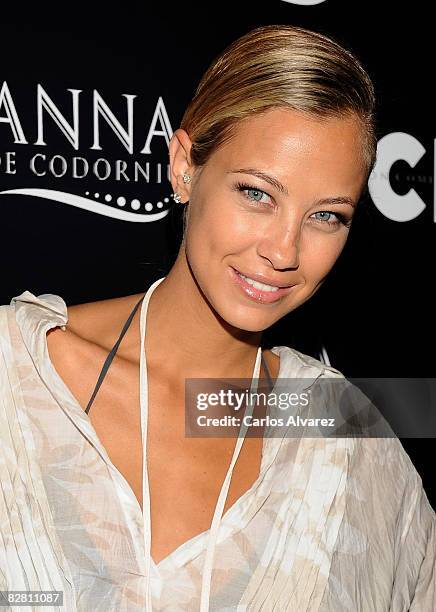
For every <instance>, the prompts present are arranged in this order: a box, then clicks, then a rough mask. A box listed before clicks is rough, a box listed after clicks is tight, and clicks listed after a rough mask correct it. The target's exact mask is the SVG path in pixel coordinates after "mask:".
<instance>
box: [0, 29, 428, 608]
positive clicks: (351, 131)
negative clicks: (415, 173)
mask: <svg viewBox="0 0 436 612" xmlns="http://www.w3.org/2000/svg"><path fill="white" fill-rule="evenodd" d="M376 142H377V140H376V135H375V128H374V92H373V86H372V84H371V81H370V79H369V77H368V76H367V74H366V72H365V71H364V69H363V68H362V66H361V65H360V63H359V62H358V60H357V59H356V58H355V57H354V56H353V55H352V54H351V53H350V52H348V51H347V50H345V49H343V48H342V47H341V46H340V45H338V44H337V43H336V42H335V41H333V40H331V39H330V38H328V37H326V36H324V35H321V34H318V33H315V32H311V31H308V30H305V29H302V28H296V27H291V26H265V27H260V28H257V29H255V30H253V31H251V32H248V33H247V34H245V35H244V36H242V37H241V38H240V39H238V40H236V41H235V42H234V43H233V44H231V45H230V46H229V47H228V48H227V49H226V50H225V51H224V52H223V53H222V54H221V55H220V56H219V57H218V58H216V59H215V60H214V62H213V63H212V65H211V66H210V68H209V69H208V70H207V72H206V73H205V75H204V76H203V78H202V80H201V82H200V84H199V86H198V88H197V91H196V93H195V96H194V98H193V100H192V101H191V103H190V104H189V106H188V108H187V110H186V112H185V115H184V117H183V119H182V122H181V127H180V128H179V129H178V130H177V131H176V132H175V133H174V135H173V137H172V139H171V142H170V147H169V156H170V166H171V183H172V187H173V190H174V194H173V196H174V199H175V201H176V202H178V203H179V204H180V205H183V206H184V207H185V209H184V210H185V212H186V215H185V217H186V218H185V221H186V226H185V227H184V235H183V241H182V244H181V247H180V251H179V253H178V257H177V260H176V262H175V263H174V265H173V267H172V268H171V270H170V271H169V273H168V275H167V276H165V277H163V278H160V279H158V280H157V281H155V282H154V283H153V284H152V285H151V286H150V287H149V288H148V289H147V291H146V292H145V295H144V294H143V293H142V294H138V295H132V296H126V297H122V298H117V299H110V300H103V301H100V302H95V303H87V304H81V305H76V306H70V307H67V305H66V304H65V302H64V300H63V299H62V298H61V297H60V296H57V295H53V294H44V295H40V296H35V295H34V294H32V293H31V292H30V291H25V292H24V293H22V294H21V295H19V296H17V297H14V298H13V299H12V301H11V303H10V305H4V306H2V307H1V309H0V313H1V317H0V332H1V349H2V351H1V353H0V355H1V359H2V366H1V369H0V370H1V384H2V386H1V389H2V398H1V399H2V410H1V413H0V414H1V432H2V439H3V444H2V451H3V452H2V455H1V463H0V467H1V473H0V475H1V482H2V487H3V491H2V500H1V502H0V504H1V505H0V507H1V512H2V513H1V526H2V530H1V533H2V544H1V546H2V547H3V554H2V556H1V557H0V559H1V560H0V570H1V572H0V585H1V589H3V590H5V589H9V590H18V589H41V590H44V589H56V590H59V591H63V593H64V608H63V609H64V610H81V611H82V610H83V611H85V610H102V611H103V610H104V611H105V612H107V611H108V610H114V611H115V610H117V611H120V610H126V611H127V610H128V611H133V610H144V609H146V610H149V611H150V610H169V611H171V612H176V611H177V610H183V611H185V610H186V611H190V612H191V611H195V610H201V611H202V612H204V611H206V610H220V611H224V610H225V611H228V612H230V611H233V610H252V611H255V610H256V611H257V610H277V611H282V610H293V611H296V610H298V612H303V611H305V610H310V611H323V612H325V611H327V610H328V611H332V612H333V611H334V612H339V611H342V610H353V611H355V610H362V611H363V610H365V611H369V610H371V611H376V612H382V611H386V612H387V611H388V610H391V611H395V612H400V611H406V610H412V611H413V612H417V611H418V610H420V611H424V610H425V611H428V612H430V610H434V609H436V607H435V603H436V599H435V581H436V574H435V558H436V555H435V546H436V516H435V513H434V511H433V510H432V508H431V507H430V504H429V502H428V499H427V497H426V494H425V492H424V490H423V488H422V482H421V479H420V477H419V475H418V473H417V472H416V470H415V468H414V467H413V465H412V463H411V461H410V459H409V457H408V455H407V454H406V453H405V451H404V450H403V448H402V446H401V444H400V442H399V440H398V439H396V438H386V439H385V438H361V439H359V438H357V439H356V438H354V439H353V438H351V437H349V438H340V437H337V438H335V437H330V438H327V437H318V438H311V437H309V436H308V435H306V436H304V437H301V438H297V437H292V436H285V435H283V436H282V437H281V438H280V437H267V436H264V437H263V438H255V437H251V438H248V437H246V438H245V439H244V438H243V437H239V438H237V439H236V441H235V439H234V438H231V437H230V438H229V437H222V438H219V437H215V438H210V437H208V438H206V437H205V438H189V437H185V402H184V390H185V379H189V378H195V377H199V378H212V379H215V378H218V379H221V378H226V377H232V378H248V379H253V381H254V380H256V379H258V378H260V379H261V380H262V379H264V378H265V377H267V378H268V377H270V378H273V379H278V380H280V379H283V378H286V377H287V378H299V377H300V378H302V379H307V380H308V381H309V380H310V379H312V380H314V379H315V380H316V379H324V378H325V379H334V378H337V379H341V378H343V376H342V374H341V373H340V372H338V370H336V369H335V368H332V367H329V366H326V365H324V364H323V363H321V362H320V361H318V360H316V359H314V358H312V357H310V356H308V355H304V354H302V353H300V352H298V351H296V350H294V349H292V348H290V347H287V346H277V347H274V348H273V349H272V350H271V351H268V350H264V351H262V349H261V339H262V332H263V330H265V329H267V328H269V327H270V326H271V325H273V324H274V323H275V322H276V321H278V320H279V319H281V318H282V317H283V316H285V315H286V314H287V313H289V312H291V311H293V310H294V309H295V308H297V307H298V306H300V305H301V304H303V303H304V302H305V301H307V300H308V299H309V298H310V297H311V296H312V295H313V294H314V293H315V292H316V291H317V290H318V288H319V287H320V286H321V284H322V283H323V282H324V280H325V278H326V276H327V274H328V273H329V271H330V270H331V269H332V267H333V265H334V263H335V261H336V260H337V258H338V256H339V255H340V253H341V251H342V249H343V248H344V245H345V243H346V240H347V236H348V233H349V229H350V225H351V222H352V219H353V215H354V214H355V210H356V206H357V203H358V201H359V199H360V196H361V194H362V192H363V190H364V189H365V187H366V182H367V179H368V175H369V173H370V171H371V169H372V167H373V164H374V159H375V151H376ZM277 287H278V289H277ZM146 324H147V333H145V330H146ZM120 330H122V331H121V334H120ZM145 356H146V358H145ZM109 366H110V367H109ZM102 383H103V384H102ZM308 386H309V382H308ZM91 408H92V409H91ZM241 445H242V446H241ZM143 449H144V452H143ZM144 457H146V463H145V461H144V462H143V458H144ZM143 500H144V501H143ZM217 500H218V501H217ZM221 517H222V518H221ZM54 609H58V608H57V607H56V606H54ZM59 609H60V608H59Z"/></svg>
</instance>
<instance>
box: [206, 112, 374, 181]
mask: <svg viewBox="0 0 436 612" xmlns="http://www.w3.org/2000/svg"><path fill="white" fill-rule="evenodd" d="M215 161H217V162H218V163H222V164H223V165H225V166H226V167H235V168H236V167H237V166H240V165H241V164H243V165H244V166H246V165H249V166H250V167H261V168H262V169H270V170H276V172H282V173H283V174H285V175H286V174H290V173H292V170H293V169H295V170H298V171H301V170H304V169H305V170H307V171H309V170H313V169H314V167H316V168H317V171H318V172H326V173H329V172H335V171H338V170H339V169H342V171H346V172H347V174H349V175H350V174H352V175H356V178H357V176H359V177H361V175H362V170H363V167H364V162H363V133H362V127H361V124H360V122H359V120H358V118H357V117H355V116H346V117H328V118H318V117H313V116H309V115H307V114H304V113H301V112H299V111H294V110H288V109H272V110H268V111H267V112H265V113H262V114H258V115H253V116H252V117H249V118H248V119H244V120H242V121H240V122H239V123H238V124H237V126H236V129H235V132H234V136H233V137H232V139H231V140H230V141H229V142H227V143H226V144H224V145H223V146H222V147H220V149H218V150H217V151H216V159H215Z"/></svg>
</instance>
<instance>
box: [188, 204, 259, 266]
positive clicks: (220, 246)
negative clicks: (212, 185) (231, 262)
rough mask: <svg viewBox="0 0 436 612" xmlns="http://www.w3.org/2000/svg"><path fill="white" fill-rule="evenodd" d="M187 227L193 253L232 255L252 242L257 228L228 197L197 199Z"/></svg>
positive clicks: (190, 248) (189, 247) (199, 254)
mask: <svg viewBox="0 0 436 612" xmlns="http://www.w3.org/2000/svg"><path fill="white" fill-rule="evenodd" d="M189 205H190V206H191V205H193V206H192V208H191V210H190V216H189V220H188V226H187V230H186V250H187V253H188V252H189V253H190V254H191V255H192V256H193V255H196V256H197V255H198V256H199V257H201V254H203V258H205V257H206V255H207V254H215V255H222V256H225V255H230V254H233V253H237V252H238V251H241V250H243V249H244V248H245V247H248V246H249V245H250V244H252V241H253V238H254V237H255V232H254V230H253V228H252V227H250V225H249V223H248V218H247V217H245V218H244V215H241V214H240V213H239V214H238V211H237V209H236V207H235V206H232V204H231V202H230V201H229V200H226V198H224V197H223V198H219V199H218V198H216V199H214V200H210V199H208V200H207V202H206V201H203V200H196V201H195V202H191V204H189Z"/></svg>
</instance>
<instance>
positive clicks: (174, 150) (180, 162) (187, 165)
mask: <svg viewBox="0 0 436 612" xmlns="http://www.w3.org/2000/svg"><path fill="white" fill-rule="evenodd" d="M191 146H192V142H191V139H190V138H189V136H188V134H187V132H185V130H182V129H181V128H179V129H178V130H176V131H175V132H174V134H173V135H172V137H171V140H170V144H169V156H170V177H171V185H172V187H173V192H174V193H175V192H177V193H179V194H180V195H181V197H182V203H186V201H188V200H189V196H190V193H191V184H190V183H185V182H184V181H183V174H184V173H185V172H186V173H187V174H189V175H191V177H192V169H193V168H192V165H191V157H190V152H191Z"/></svg>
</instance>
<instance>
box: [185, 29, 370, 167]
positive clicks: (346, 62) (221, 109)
mask: <svg viewBox="0 0 436 612" xmlns="http://www.w3.org/2000/svg"><path fill="white" fill-rule="evenodd" d="M273 107H281V108H283V107H286V108H290V109H293V110H297V111H301V112H303V113H307V114H309V115H312V116H317V117H319V118H323V117H324V118H328V117H331V116H336V117H341V116H346V115H350V114H355V115H356V116H357V117H358V119H360V121H361V123H362V128H363V130H362V135H363V139H362V144H363V157H364V163H365V164H366V169H367V172H368V175H369V173H370V171H371V170H372V167H373V166H374V163H375V158H376V150H377V136H376V128H375V119H374V107H375V95H374V87H373V84H372V82H371V79H370V77H369V76H368V74H367V73H366V71H365V70H364V68H363V67H362V65H361V63H360V62H359V60H358V59H357V58H356V57H355V56H354V55H353V54H352V53H351V52H350V51H348V50H347V49H345V48H343V47H342V46H341V45H340V44H339V43H338V42H336V41H335V40H333V39H332V38H329V37H328V36H326V35H324V34H320V33H318V32H313V31H311V30H306V29H304V28H301V27H296V26H290V25H266V26H261V27H258V28H255V29H254V30H251V31H249V32H247V33H246V34H244V35H243V36H241V37H240V38H238V39H237V40H235V41H234V42H232V43H231V44H230V45H229V46H228V47H227V48H225V49H224V51H223V52H222V53H221V54H220V55H219V56H218V57H216V58H215V59H214V61H213V62H212V64H211V65H210V66H209V68H208V69H207V70H206V72H205V73H204V75H203V77H202V79H201V81H200V83H199V84H198V86H197V89H196V91H195V95H194V97H193V98H192V100H191V102H190V103H189V105H188V107H187V108H186V110H185V113H184V115H183V117H182V121H181V124H180V127H181V128H182V129H184V130H185V131H186V132H187V134H188V135H189V137H190V139H191V141H192V148H191V162H192V163H193V164H194V166H196V167H199V168H201V167H202V166H204V165H205V164H206V162H207V160H208V159H209V157H210V155H211V154H212V153H213V152H214V151H215V150H216V149H217V148H218V147H219V146H220V145H222V144H224V143H226V142H227V141H228V140H230V139H231V137H232V135H233V133H234V130H235V128H236V127H237V125H238V123H239V122H240V121H242V120H243V119H245V118H248V117H252V116H253V115H255V114H257V113H262V112H264V111H266V110H268V109H272V108H273Z"/></svg>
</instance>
